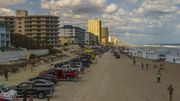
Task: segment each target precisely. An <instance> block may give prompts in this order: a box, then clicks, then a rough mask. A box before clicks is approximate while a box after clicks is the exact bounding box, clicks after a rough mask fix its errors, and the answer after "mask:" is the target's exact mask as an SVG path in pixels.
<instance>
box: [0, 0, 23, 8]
mask: <svg viewBox="0 0 180 101" xmlns="http://www.w3.org/2000/svg"><path fill="white" fill-rule="evenodd" d="M25 1H26V0H0V7H6V6H9V5H15V4H18V3H22V2H25Z"/></svg>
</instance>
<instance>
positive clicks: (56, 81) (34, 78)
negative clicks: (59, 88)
mask: <svg viewBox="0 0 180 101" xmlns="http://www.w3.org/2000/svg"><path fill="white" fill-rule="evenodd" d="M36 79H44V80H48V81H51V82H53V83H55V84H56V83H58V80H56V79H53V78H52V77H48V76H41V75H39V76H36V77H33V78H30V79H29V81H33V80H36Z"/></svg>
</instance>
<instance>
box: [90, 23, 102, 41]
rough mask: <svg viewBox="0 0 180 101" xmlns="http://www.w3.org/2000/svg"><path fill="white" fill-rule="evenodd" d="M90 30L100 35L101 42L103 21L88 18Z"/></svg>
mask: <svg viewBox="0 0 180 101" xmlns="http://www.w3.org/2000/svg"><path fill="white" fill-rule="evenodd" d="M88 32H91V33H93V34H94V35H97V36H98V41H99V43H101V21H99V20H88Z"/></svg>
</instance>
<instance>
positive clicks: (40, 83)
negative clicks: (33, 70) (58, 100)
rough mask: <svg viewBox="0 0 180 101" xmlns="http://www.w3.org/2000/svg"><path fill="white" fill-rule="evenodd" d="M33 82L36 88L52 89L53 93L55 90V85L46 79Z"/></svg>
mask: <svg viewBox="0 0 180 101" xmlns="http://www.w3.org/2000/svg"><path fill="white" fill-rule="evenodd" d="M32 82H33V83H34V85H35V86H36V87H38V86H39V87H51V88H52V90H53V92H54V89H55V84H54V83H53V82H51V81H48V80H44V79H35V80H32Z"/></svg>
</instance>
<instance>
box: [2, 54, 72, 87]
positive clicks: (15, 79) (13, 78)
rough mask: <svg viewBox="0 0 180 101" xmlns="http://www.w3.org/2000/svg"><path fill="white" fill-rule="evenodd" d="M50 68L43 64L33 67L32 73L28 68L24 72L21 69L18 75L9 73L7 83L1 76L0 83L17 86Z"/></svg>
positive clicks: (62, 60) (58, 61) (68, 58)
mask: <svg viewBox="0 0 180 101" xmlns="http://www.w3.org/2000/svg"><path fill="white" fill-rule="evenodd" d="M71 58H73V57H66V58H64V59H60V60H57V61H54V62H53V63H54V64H55V63H60V62H64V61H68V60H70V59H71ZM50 67H51V66H50V64H46V63H44V64H42V65H39V66H37V67H35V70H34V71H33V72H31V68H30V67H27V68H26V70H23V69H21V71H19V72H18V73H9V78H8V81H5V78H4V76H3V75H2V76H0V83H4V84H6V85H7V86H11V85H17V84H19V83H21V82H23V81H27V80H28V79H29V78H32V77H35V76H37V75H38V74H39V72H41V71H43V70H47V69H49V68H50Z"/></svg>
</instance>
